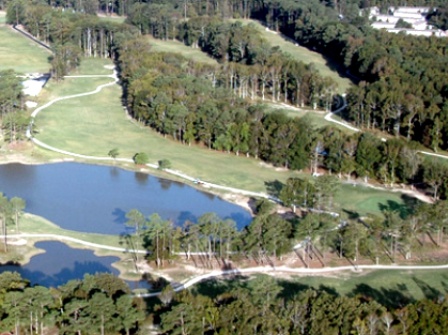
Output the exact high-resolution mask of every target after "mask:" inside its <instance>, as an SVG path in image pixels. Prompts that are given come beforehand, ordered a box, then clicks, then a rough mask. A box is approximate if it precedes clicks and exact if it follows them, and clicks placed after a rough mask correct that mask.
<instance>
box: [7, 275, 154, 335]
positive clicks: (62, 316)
mask: <svg viewBox="0 0 448 335" xmlns="http://www.w3.org/2000/svg"><path fill="white" fill-rule="evenodd" d="M145 317H146V307H145V303H144V301H143V300H142V299H139V298H134V297H132V296H131V295H130V289H129V287H128V286H127V285H126V283H124V282H123V281H122V280H121V279H118V278H117V277H115V276H114V275H112V274H107V273H103V274H96V275H85V276H84V279H83V280H72V281H69V282H67V283H66V284H65V285H63V286H60V287H58V288H46V287H43V286H30V284H29V282H28V281H27V280H24V279H22V278H21V276H20V275H19V274H18V273H17V272H3V273H1V274H0V332H3V331H10V332H12V333H13V334H16V335H20V334H29V335H32V334H50V333H54V334H61V335H62V334H67V335H68V334H78V335H82V334H126V335H129V334H131V333H132V334H136V332H137V330H138V329H139V326H141V324H142V322H143V321H144V320H145ZM8 334H9V333H8Z"/></svg>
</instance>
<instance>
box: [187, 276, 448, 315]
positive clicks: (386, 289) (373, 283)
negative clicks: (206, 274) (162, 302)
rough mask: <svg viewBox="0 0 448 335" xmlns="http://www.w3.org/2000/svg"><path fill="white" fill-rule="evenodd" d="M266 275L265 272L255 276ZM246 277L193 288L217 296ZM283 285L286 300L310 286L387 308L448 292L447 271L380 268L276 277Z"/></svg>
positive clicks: (210, 282) (281, 294) (283, 295)
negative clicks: (362, 299)
mask: <svg viewBox="0 0 448 335" xmlns="http://www.w3.org/2000/svg"><path fill="white" fill-rule="evenodd" d="M255 276H265V275H255ZM246 279H247V277H241V278H240V280H238V279H235V278H232V279H227V280H208V281H205V282H202V283H199V284H197V285H195V286H193V287H192V290H193V291H196V292H199V293H201V294H205V295H208V296H211V297H216V296H217V295H219V294H222V293H225V292H228V291H229V290H232V289H235V288H236V287H239V286H246V285H245V280H246ZM277 282H278V284H279V285H280V286H281V287H282V291H281V292H280V296H281V297H284V298H286V299H289V298H291V297H292V296H294V295H295V294H297V293H299V292H302V291H305V290H307V289H310V288H314V289H318V290H322V291H326V292H328V293H330V294H333V295H346V296H359V297H365V298H373V299H374V300H376V301H378V302H379V303H381V304H382V305H384V306H386V307H388V308H398V307H402V306H403V305H405V304H408V303H411V302H414V301H416V300H420V299H424V298H429V299H437V298H438V297H440V296H444V295H445V294H447V293H448V275H447V272H446V270H413V271H410V270H406V271H394V270H377V271H364V272H362V273H354V272H349V271H345V272H339V273H334V274H329V275H328V276H326V277H324V276H306V275H304V276H292V277H291V278H290V279H288V280H284V279H277Z"/></svg>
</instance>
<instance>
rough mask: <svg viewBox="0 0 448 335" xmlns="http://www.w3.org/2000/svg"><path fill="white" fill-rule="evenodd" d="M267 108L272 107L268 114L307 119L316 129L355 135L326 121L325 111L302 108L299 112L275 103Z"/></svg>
mask: <svg viewBox="0 0 448 335" xmlns="http://www.w3.org/2000/svg"><path fill="white" fill-rule="evenodd" d="M267 106H268V107H270V108H267V109H266V111H267V112H268V113H269V112H273V111H281V112H282V113H285V114H286V115H288V116H289V117H298V118H302V117H306V118H307V119H308V120H309V121H310V122H311V124H312V125H314V126H315V127H316V128H323V127H326V126H331V127H333V128H338V129H340V130H342V131H343V132H344V133H346V134H353V133H354V131H353V130H350V129H348V128H346V127H344V126H342V125H340V124H337V123H334V122H330V121H327V120H325V115H326V114H327V113H326V112H324V111H323V110H312V109H306V108H300V110H299V109H297V108H285V106H282V105H276V104H273V103H268V104H267ZM333 117H334V116H333Z"/></svg>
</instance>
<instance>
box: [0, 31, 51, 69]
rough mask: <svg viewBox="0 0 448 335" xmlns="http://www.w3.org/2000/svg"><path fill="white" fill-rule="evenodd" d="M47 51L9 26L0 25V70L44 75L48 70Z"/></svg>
mask: <svg viewBox="0 0 448 335" xmlns="http://www.w3.org/2000/svg"><path fill="white" fill-rule="evenodd" d="M50 55H51V54H50V53H49V52H48V50H46V49H44V48H43V47H41V46H38V45H37V44H36V43H34V42H32V41H31V40H30V39H28V38H26V37H25V36H23V35H22V34H20V33H18V32H16V31H14V30H12V28H10V27H9V26H6V25H3V24H2V25H0V70H6V69H13V70H14V71H16V72H18V73H23V74H25V73H34V72H39V73H46V72H49V70H50V67H51V66H50V63H49V61H48V57H49V56H50Z"/></svg>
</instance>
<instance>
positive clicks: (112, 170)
mask: <svg viewBox="0 0 448 335" xmlns="http://www.w3.org/2000/svg"><path fill="white" fill-rule="evenodd" d="M109 172H110V176H111V177H113V178H116V177H118V176H119V175H120V169H118V168H117V167H116V166H112V167H111V168H110V169H109Z"/></svg>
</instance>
